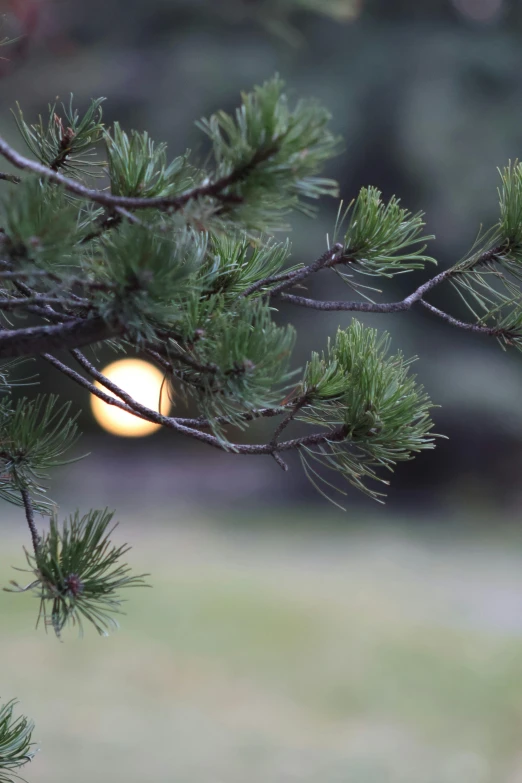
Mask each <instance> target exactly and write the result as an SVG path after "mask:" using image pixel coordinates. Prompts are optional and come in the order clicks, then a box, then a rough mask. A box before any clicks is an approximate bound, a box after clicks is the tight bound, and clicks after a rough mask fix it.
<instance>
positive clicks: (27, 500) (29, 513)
mask: <svg viewBox="0 0 522 783" xmlns="http://www.w3.org/2000/svg"><path fill="white" fill-rule="evenodd" d="M20 494H21V495H22V500H23V502H24V508H25V517H26V519H27V525H28V527H29V530H30V532H31V539H32V542H33V550H34V554H35V557H38V550H39V546H40V536H39V535H38V531H37V529H36V525H35V522H34V509H33V504H32V502H31V496H30V494H29V492H28V491H27V489H21V490H20Z"/></svg>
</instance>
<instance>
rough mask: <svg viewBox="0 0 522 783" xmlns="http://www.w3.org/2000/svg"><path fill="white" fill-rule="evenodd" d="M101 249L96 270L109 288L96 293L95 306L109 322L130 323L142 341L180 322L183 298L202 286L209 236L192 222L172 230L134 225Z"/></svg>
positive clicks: (129, 331)
mask: <svg viewBox="0 0 522 783" xmlns="http://www.w3.org/2000/svg"><path fill="white" fill-rule="evenodd" d="M100 249H101V251H102V253H101V255H100V256H98V257H95V259H94V261H93V267H92V269H91V272H93V274H94V276H95V279H98V280H100V281H102V282H104V283H106V284H107V289H108V290H107V291H103V290H101V291H100V292H99V293H98V294H97V295H96V296H94V298H93V302H94V305H95V307H96V309H97V311H98V312H99V313H100V315H102V316H103V317H104V318H106V319H107V320H108V321H112V320H114V319H117V320H118V321H120V322H121V323H124V324H125V328H126V331H127V334H128V335H129V336H130V337H131V339H134V341H135V342H136V343H139V342H140V340H142V339H152V338H154V336H155V332H154V330H155V328H157V327H163V328H164V329H171V328H172V326H173V325H174V326H175V325H176V323H177V319H178V317H179V316H178V306H179V302H180V301H181V300H183V298H186V297H187V296H188V294H189V293H190V292H191V291H192V289H193V288H194V286H195V285H196V281H195V279H194V275H195V273H196V272H197V270H198V269H199V267H200V266H201V265H202V263H203V259H204V257H205V253H206V249H207V237H206V235H205V234H202V233H201V232H195V231H193V230H192V229H190V228H189V227H187V226H184V227H183V228H182V229H180V230H179V231H178V232H176V233H170V234H167V233H162V232H161V231H159V230H155V229H154V228H149V227H145V226H139V225H133V224H130V223H128V224H125V225H122V226H121V227H120V228H119V229H118V231H115V232H113V233H112V235H110V236H109V235H108V236H106V237H104V238H103V240H102V242H101V247H100ZM198 291H199V287H198Z"/></svg>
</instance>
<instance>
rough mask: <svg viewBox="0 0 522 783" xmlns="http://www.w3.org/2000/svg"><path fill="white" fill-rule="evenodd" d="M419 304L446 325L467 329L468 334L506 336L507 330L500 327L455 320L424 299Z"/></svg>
mask: <svg viewBox="0 0 522 783" xmlns="http://www.w3.org/2000/svg"><path fill="white" fill-rule="evenodd" d="M419 302H420V304H421V305H422V306H423V307H425V308H426V309H427V310H429V311H430V313H433V315H437V316H438V317H439V318H442V320H443V321H446V323H448V324H451V326H457V327H458V328H459V329H465V330H466V331H467V332H475V333H476V334H485V335H491V336H492V337H500V336H502V334H505V330H503V329H499V327H498V326H481V325H480V324H469V323H466V322H465V321H459V320H458V319H457V318H453V316H452V315H448V313H445V312H443V311H442V310H439V308H438V307H434V306H433V305H432V304H429V302H426V301H424V299H419Z"/></svg>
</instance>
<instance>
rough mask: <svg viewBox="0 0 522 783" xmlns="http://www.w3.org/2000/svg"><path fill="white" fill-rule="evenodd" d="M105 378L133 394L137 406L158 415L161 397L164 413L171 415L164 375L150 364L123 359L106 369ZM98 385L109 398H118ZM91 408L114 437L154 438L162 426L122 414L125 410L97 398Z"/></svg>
mask: <svg viewBox="0 0 522 783" xmlns="http://www.w3.org/2000/svg"><path fill="white" fill-rule="evenodd" d="M103 374H104V375H105V376H106V377H107V378H109V380H111V381H113V382H114V383H115V384H116V385H117V386H119V387H120V388H121V389H123V391H126V392H127V393H128V394H131V395H132V396H133V397H134V399H135V400H136V401H137V402H141V403H142V405H146V406H147V407H148V408H152V409H153V410H155V411H158V410H160V406H159V402H160V395H161V413H162V414H163V415H165V416H167V415H168V414H169V412H170V407H171V403H170V400H169V396H168V391H167V387H166V384H165V383H164V376H163V373H162V372H161V371H160V370H158V369H157V367H154V366H153V365H152V364H149V362H145V361H143V360H142V359H121V360H119V361H117V362H113V363H112V364H109V365H108V366H107V367H105V369H104V370H103ZM95 385H96V386H97V387H98V388H99V389H103V391H104V392H105V393H106V394H110V395H111V396H112V397H115V396H116V395H114V394H112V393H111V392H110V391H109V390H108V389H106V388H105V387H103V386H101V384H100V383H99V382H98V381H96V384H95ZM91 408H92V412H93V414H94V418H95V419H96V421H97V422H98V424H99V425H100V426H101V427H103V429H104V430H106V431H107V432H110V433H111V434H112V435H119V436H120V437H126V438H141V437H143V436H145V435H151V434H152V433H153V432H155V431H156V430H158V429H159V428H160V425H159V424H154V423H153V422H150V421H145V420H144V419H140V418H138V417H137V416H133V415H132V414H130V413H127V412H126V411H123V410H121V408H116V407H115V406H113V405H108V404H107V403H106V402H104V401H103V400H100V398H99V397H96V396H95V395H94V394H93V395H91Z"/></svg>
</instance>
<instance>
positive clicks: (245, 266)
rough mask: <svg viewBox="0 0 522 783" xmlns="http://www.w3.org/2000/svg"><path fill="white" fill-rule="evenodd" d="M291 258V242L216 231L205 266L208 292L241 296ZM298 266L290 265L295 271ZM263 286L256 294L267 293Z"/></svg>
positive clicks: (273, 273)
mask: <svg viewBox="0 0 522 783" xmlns="http://www.w3.org/2000/svg"><path fill="white" fill-rule="evenodd" d="M289 257H290V242H289V241H288V240H286V241H285V242H275V241H273V240H272V239H270V238H263V237H261V238H258V239H257V240H256V239H253V238H251V237H249V236H248V235H246V234H234V233H231V232H230V233H225V234H216V235H212V236H211V237H210V241H209V247H208V252H207V260H206V263H205V265H204V267H203V268H202V276H203V277H204V280H203V285H204V289H205V291H207V290H208V291H209V292H212V293H220V294H223V295H228V296H234V297H237V296H238V295H240V294H243V293H244V292H246V291H247V290H248V289H249V288H250V286H252V285H254V284H255V283H257V282H258V281H259V280H263V279H265V278H269V277H271V276H272V275H276V274H278V273H279V272H281V270H282V269H283V268H284V267H285V265H286V262H287V261H288V259H289ZM295 268H297V267H289V268H288V269H287V270H286V271H291V270H292V269H295ZM263 290H264V289H263V288H260V289H258V290H257V292H256V295H257V296H259V295H262V294H263Z"/></svg>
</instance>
